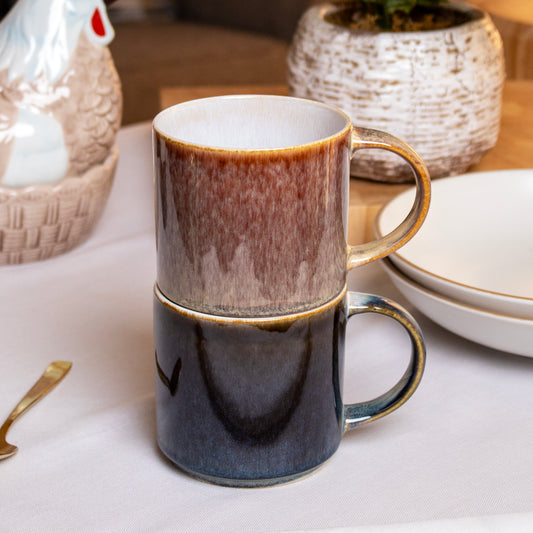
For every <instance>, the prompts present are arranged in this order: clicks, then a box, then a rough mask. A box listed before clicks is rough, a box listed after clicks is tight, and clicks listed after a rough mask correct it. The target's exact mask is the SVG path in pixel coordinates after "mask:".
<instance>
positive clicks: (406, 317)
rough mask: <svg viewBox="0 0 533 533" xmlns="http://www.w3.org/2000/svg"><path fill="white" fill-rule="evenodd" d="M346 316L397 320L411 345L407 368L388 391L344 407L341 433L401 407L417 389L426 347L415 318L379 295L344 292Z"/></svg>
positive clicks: (422, 369) (424, 360)
mask: <svg viewBox="0 0 533 533" xmlns="http://www.w3.org/2000/svg"><path fill="white" fill-rule="evenodd" d="M346 307H347V317H348V319H349V318H351V317H352V316H354V315H358V314H361V313H379V314H381V315H385V316H389V317H391V318H393V319H394V320H396V321H398V322H399V323H400V324H401V325H402V326H403V327H404V328H405V330H406V331H407V333H408V335H409V337H410V339H411V345H412V348H413V349H412V352H411V359H410V361H409V366H408V367H407V370H406V371H405V373H404V375H403V376H402V377H401V379H400V380H399V381H398V383H396V385H394V386H393V387H392V388H391V389H390V390H388V391H387V392H385V393H384V394H382V395H381V396H378V397H377V398H374V399H373V400H370V401H366V402H360V403H353V404H347V405H345V406H344V431H345V432H346V431H349V430H351V429H354V428H356V427H358V426H361V425H362V424H366V423H368V422H372V421H373V420H377V419H378V418H382V417H384V416H386V415H388V414H390V413H392V411H394V410H396V409H398V407H400V406H401V405H403V404H404V403H405V402H406V401H407V400H408V399H409V398H410V397H411V396H412V394H413V393H414V392H415V390H416V388H417V387H418V385H419V383H420V380H421V379H422V374H423V372H424V366H425V362H426V347H425V344H424V339H423V338H422V332H421V331H420V328H419V326H418V324H417V323H416V321H415V319H414V318H413V317H412V316H411V314H410V313H409V312H408V311H406V310H405V309H404V308H403V307H402V306H400V305H399V304H397V303H396V302H393V301H392V300H389V299H387V298H383V297H381V296H375V295H373V294H364V293H357V292H348V294H347V298H346Z"/></svg>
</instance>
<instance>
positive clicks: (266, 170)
mask: <svg viewBox="0 0 533 533" xmlns="http://www.w3.org/2000/svg"><path fill="white" fill-rule="evenodd" d="M362 148H371V149H372V148H381V149H385V150H389V151H392V152H395V153H396V154H398V155H400V156H401V157H403V158H404V159H405V160H406V161H407V162H408V163H409V164H410V165H411V167H412V168H413V171H414V175H415V181H416V195H415V199H414V204H413V207H412V209H411V211H410V213H409V214H408V215H407V217H406V218H405V220H404V221H403V222H402V223H401V224H400V225H399V226H398V227H397V228H396V229H395V230H393V231H392V232H391V233H390V234H388V235H386V236H384V237H383V238H381V239H379V240H376V241H373V242H371V243H368V244H363V245H357V246H350V245H348V244H347V239H346V235H347V218H348V203H349V182H350V174H349V172H350V161H351V159H352V158H353V157H354V156H356V153H357V151H358V150H360V149H362ZM153 151H154V174H155V209H156V241H157V282H156V285H155V298H154V343H155V356H156V369H157V374H156V413H157V438H158V443H159V446H160V448H161V450H162V451H163V453H164V454H165V455H166V456H167V457H168V458H169V459H170V460H171V461H172V462H174V463H175V464H176V465H177V466H178V467H179V468H180V469H182V470H184V471H185V472H187V473H189V474H190V475H192V476H194V477H196V478H200V479H203V480H206V481H211V482H214V483H218V484H223V485H230V486H244V487H255V486H266V485H274V484H278V483H283V482H287V481H292V480H294V479H297V478H299V477H301V476H303V475H306V474H308V473H310V472H312V471H313V470H315V469H316V468H318V467H319V466H320V465H321V464H322V463H323V462H324V461H325V460H326V459H328V457H330V456H331V455H332V454H333V453H334V452H335V450H336V449H337V447H338V446H339V443H340V440H341V438H342V436H343V434H344V433H345V432H346V431H347V430H350V429H352V428H354V427H356V426H359V425H361V424H363V423H367V422H369V421H372V420H375V419H377V418H380V417H382V416H384V415H386V414H388V413H390V412H391V411H393V410H394V409H396V408H397V407H399V406H400V405H402V404H403V403H404V402H405V401H406V400H407V399H408V398H409V397H410V396H411V394H412V393H413V392H414V390H415V389H416V387H417V386H418V384H419V382H420V379H421V376H422V372H423V368H424V361H425V347H424V342H423V339H422V335H421V333H420V330H419V328H418V326H417V324H416V323H415V321H414V320H413V318H412V317H411V316H410V315H409V314H408V313H407V312H406V311H405V310H404V309H403V308H401V307H400V306H399V305H398V304H396V303H394V302H392V301H390V300H388V299H386V298H382V297H379V296H374V295H369V294H360V293H354V292H349V291H347V288H346V276H347V271H348V270H350V269H352V268H354V267H356V266H358V265H362V264H365V263H368V262H370V261H373V260H375V259H377V258H381V257H384V256H385V255H387V254H389V253H390V252H392V251H394V250H396V249H398V248H399V247H400V246H402V245H403V244H404V243H405V242H407V241H408V240H409V239H410V238H411V237H412V236H413V235H414V234H415V233H416V231H417V230H418V228H419V227H420V225H421V224H422V222H423V220H424V218H425V216H426V213H427V210H428V206H429V197H430V182H429V176H428V173H427V169H426V167H425V165H424V163H423V162H422V161H421V159H420V158H419V156H418V155H417V154H416V153H415V152H414V151H413V150H412V149H411V148H410V147H409V146H408V145H406V144H405V143H404V142H402V141H401V140H399V139H397V138H395V137H393V136H391V135H389V134H386V133H383V132H377V131H373V130H368V129H362V128H357V127H354V126H352V124H351V122H350V119H349V117H348V116H347V115H346V114H345V113H343V112H342V111H340V110H339V109H337V108H335V107H333V106H330V105H326V104H322V103H319V102H315V101H311V100H305V99H299V98H291V97H282V96H267V95H247V96H244V95H243V96H222V97H214V98H206V99H201V100H194V101H189V102H185V103H183V104H179V105H176V106H173V107H170V108H168V109H166V110H164V111H162V112H161V113H160V114H159V115H157V117H156V118H155V119H154V123H153ZM365 312H376V313H380V314H383V315H387V316H390V317H392V318H394V319H395V320H397V321H398V322H400V323H401V324H402V326H403V327H404V328H405V330H406V331H407V334H408V335H409V337H410V339H411V344H412V348H413V349H412V353H411V357H410V361H409V364H408V367H407V370H406V372H405V374H404V375H403V376H402V378H401V379H400V380H399V382H398V383H397V384H396V385H395V386H394V387H393V388H392V389H391V390H389V391H387V392H385V393H384V394H383V395H381V396H379V397H378V398H375V399H373V400H370V401H366V402H363V403H359V404H350V405H345V404H344V403H343V400H342V381H343V361H344V344H345V331H346V323H347V321H348V319H349V318H350V317H352V316H354V315H356V314H360V313H365Z"/></svg>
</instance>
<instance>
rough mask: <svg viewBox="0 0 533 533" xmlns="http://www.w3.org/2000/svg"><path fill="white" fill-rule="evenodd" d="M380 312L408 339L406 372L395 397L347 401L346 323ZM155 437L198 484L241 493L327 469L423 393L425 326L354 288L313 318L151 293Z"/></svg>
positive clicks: (389, 394)
mask: <svg viewBox="0 0 533 533" xmlns="http://www.w3.org/2000/svg"><path fill="white" fill-rule="evenodd" d="M366 312H372V313H380V314H383V315H387V316H390V317H391V318H393V319H395V320H397V321H398V322H399V323H400V324H401V325H402V326H403V327H404V328H405V330H406V331H407V333H408V335H409V337H410V340H411V344H412V354H411V358H410V361H409V365H408V368H407V370H406V372H405V374H404V375H403V376H402V378H401V379H400V380H399V382H398V383H397V384H396V385H395V386H394V387H393V388H392V389H391V390H389V391H388V392H386V393H384V394H383V395H381V396H379V397H377V398H375V399H373V400H371V401H367V402H363V403H357V404H351V405H344V403H343V400H342V383H343V366H344V343H345V331H346V323H347V320H348V319H349V318H350V317H352V316H354V315H356V314H360V313H366ZM154 343H155V357H156V368H157V375H156V413H157V438H158V444H159V447H160V449H161V450H162V451H163V453H164V454H165V455H166V456H167V457H168V458H169V459H170V460H171V461H172V462H173V463H175V464H176V465H177V466H178V467H179V468H180V469H181V470H183V471H185V472H186V473H188V474H190V475H192V476H193V477H196V478H199V479H202V480H205V481H209V482H212V483H217V484H221V485H228V486H234V487H261V486H268V485H276V484H280V483H285V482H289V481H293V480H295V479H298V478H300V477H302V476H305V475H307V474H309V473H311V472H313V471H314V470H315V469H317V468H318V467H319V466H320V465H321V464H323V463H324V462H325V461H326V460H327V459H328V458H329V457H331V455H332V454H333V453H334V452H335V450H336V449H337V448H338V446H339V444H340V441H341V439H342V436H343V435H344V433H345V432H346V431H348V430H351V429H353V428H355V427H357V426H359V425H361V424H365V423H368V422H371V421H373V420H376V419H378V418H381V417H383V416H385V415H387V414H389V413H390V412H392V411H394V410H395V409H397V408H398V407H399V406H400V405H402V404H403V403H404V402H405V401H406V400H407V399H408V398H409V397H410V396H411V395H412V394H413V392H414V391H415V389H416V388H417V386H418V384H419V382H420V379H421V377H422V373H423V369H424V364H425V345H424V341H423V339H422V335H421V332H420V330H419V327H418V325H417V324H416V322H415V320H414V319H413V318H412V316H411V315H410V314H409V313H408V312H407V311H406V310H404V309H403V308H402V307H400V306H399V305H398V304H396V303H394V302H392V301H390V300H388V299H386V298H382V297H379V296H373V295H368V294H360V293H354V292H346V289H345V290H343V291H342V292H341V293H340V294H339V295H337V296H336V297H335V298H334V299H333V300H331V301H329V302H327V303H326V304H324V305H321V306H320V307H317V308H313V309H310V310H308V311H305V312H301V313H297V314H291V315H285V316H276V317H259V318H238V317H223V316H216V315H209V314H205V313H200V312H196V311H192V310H189V309H187V308H184V307H181V306H179V305H177V304H176V303H174V302H172V301H170V300H169V299H167V298H166V297H165V296H164V295H163V294H162V293H161V291H160V290H159V288H158V287H157V286H156V287H155V298H154Z"/></svg>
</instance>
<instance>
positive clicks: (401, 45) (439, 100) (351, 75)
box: [287, 4, 505, 182]
mask: <svg viewBox="0 0 533 533" xmlns="http://www.w3.org/2000/svg"><path fill="white" fill-rule="evenodd" d="M447 5H448V6H449V7H448V8H449V9H459V10H462V11H466V12H468V14H469V16H470V18H471V20H469V21H468V22H465V23H463V24H460V25H458V26H454V27H452V28H449V29H443V30H432V31H424V32H403V33H393V32H376V33H374V32H362V31H357V30H353V29H350V28H348V27H346V26H341V25H338V24H333V23H331V22H328V21H326V20H325V18H326V17H327V16H328V14H330V13H331V12H332V11H334V10H337V9H340V8H339V6H335V5H333V4H321V5H317V6H313V7H311V8H310V9H308V10H307V11H306V12H305V13H304V15H303V16H302V18H301V19H300V21H299V24H298V27H297V30H296V33H295V35H294V38H293V42H292V44H291V47H290V50H289V54H288V58H287V61H288V84H289V90H290V93H291V94H292V95H294V96H299V97H304V98H312V99H316V100H321V101H324V102H328V103H332V104H336V105H338V106H339V107H341V108H343V109H344V110H345V111H346V112H347V113H348V114H349V115H350V116H351V118H352V120H353V121H354V123H355V124H356V125H358V126H365V127H370V128H374V129H378V130H383V131H386V132H388V133H392V134H394V135H396V136H398V137H400V138H401V139H403V140H404V141H406V142H408V143H409V144H410V145H411V146H413V147H414V149H415V150H417V151H418V153H419V154H420V155H421V156H422V158H423V159H424V160H425V162H426V164H427V166H428V168H429V170H430V173H431V176H432V178H438V177H441V176H447V175H453V174H460V173H464V172H465V171H467V170H468V169H469V168H470V167H471V166H472V165H475V164H476V163H477V162H478V161H479V160H480V159H481V157H482V156H483V155H484V154H485V153H486V152H487V151H488V150H490V149H491V148H492V147H493V146H494V145H495V143H496V141H497V138H498V133H499V126H500V115H501V95H502V89H503V82H504V79H505V65H504V59H503V46H502V41H501V38H500V35H499V33H498V31H497V30H496V28H495V26H494V24H493V23H492V21H491V19H490V17H489V16H488V15H487V14H486V13H484V12H482V11H480V10H477V9H474V8H472V7H470V6H467V5H465V4H447ZM352 175H355V176H360V177H365V178H369V179H373V180H377V181H388V182H407V181H411V180H412V176H411V171H410V169H409V168H408V167H407V166H406V165H405V164H404V163H403V161H401V160H400V159H399V158H398V157H397V156H394V155H390V154H387V153H384V152H383V151H381V150H366V151H363V152H360V153H359V155H358V156H357V157H356V158H355V159H354V161H353V163H352Z"/></svg>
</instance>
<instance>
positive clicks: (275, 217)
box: [154, 129, 350, 316]
mask: <svg viewBox="0 0 533 533" xmlns="http://www.w3.org/2000/svg"><path fill="white" fill-rule="evenodd" d="M154 147H155V149H154V156H155V175H156V226H157V227H156V231H157V250H158V252H157V255H158V284H159V286H160V288H161V290H162V292H163V293H164V294H165V295H166V296H167V297H168V298H169V299H171V300H173V301H175V302H176V303H179V304H180V305H183V306H185V307H189V308H191V309H195V310H198V311H202V312H207V313H214V314H224V315H229V316H261V315H273V314H285V313H294V312H298V311H301V310H303V309H308V308H310V307H314V306H317V305H320V304H322V303H324V302H326V301H328V300H330V299H331V298H332V297H333V296H334V295H335V294H338V293H339V291H341V290H342V287H343V286H344V284H345V280H346V218H347V209H348V196H347V195H348V176H349V174H348V172H349V150H350V132H349V129H345V130H343V131H342V132H341V133H340V134H339V135H337V136H334V137H332V138H330V139H326V140H323V141H319V142H316V143H313V144H309V145H303V146H299V147H295V148H290V149H282V150H251V151H246V150H244V151H239V150H216V149H209V148H202V147H197V146H191V145H187V144H182V143H179V142H176V141H174V140H171V139H168V138H166V137H164V136H163V135H161V134H159V133H157V132H155V134H154Z"/></svg>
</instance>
